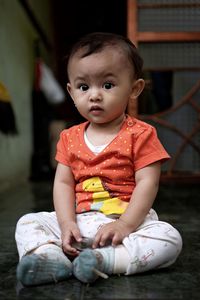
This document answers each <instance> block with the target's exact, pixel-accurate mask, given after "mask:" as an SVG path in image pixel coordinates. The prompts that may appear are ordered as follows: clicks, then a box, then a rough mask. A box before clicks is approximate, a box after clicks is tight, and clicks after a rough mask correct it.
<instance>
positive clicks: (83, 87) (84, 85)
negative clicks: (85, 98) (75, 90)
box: [79, 84, 89, 92]
mask: <svg viewBox="0 0 200 300" xmlns="http://www.w3.org/2000/svg"><path fill="white" fill-rule="evenodd" d="M88 88H89V87H88V85H87V84H80V86H79V89H80V90H81V91H82V92H85V91H87V90H88Z"/></svg>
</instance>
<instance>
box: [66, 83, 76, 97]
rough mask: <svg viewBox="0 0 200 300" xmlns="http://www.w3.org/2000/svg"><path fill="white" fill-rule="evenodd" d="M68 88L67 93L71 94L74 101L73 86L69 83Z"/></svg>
mask: <svg viewBox="0 0 200 300" xmlns="http://www.w3.org/2000/svg"><path fill="white" fill-rule="evenodd" d="M66 88H67V91H68V93H69V94H70V96H71V98H72V99H73V100H74V98H73V93H72V87H71V84H70V83H69V82H68V83H67V86H66Z"/></svg>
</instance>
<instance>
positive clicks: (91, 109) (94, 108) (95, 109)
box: [90, 105, 103, 111]
mask: <svg viewBox="0 0 200 300" xmlns="http://www.w3.org/2000/svg"><path fill="white" fill-rule="evenodd" d="M102 110H103V109H102V108H101V107H100V106H98V105H94V106H92V107H91V108H90V111H102Z"/></svg>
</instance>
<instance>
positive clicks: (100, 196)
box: [83, 177, 128, 215]
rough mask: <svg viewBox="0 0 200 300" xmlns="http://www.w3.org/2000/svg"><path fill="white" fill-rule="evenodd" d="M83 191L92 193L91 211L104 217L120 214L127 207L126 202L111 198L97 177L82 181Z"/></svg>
mask: <svg viewBox="0 0 200 300" xmlns="http://www.w3.org/2000/svg"><path fill="white" fill-rule="evenodd" d="M83 190H84V191H85V192H92V199H93V200H94V201H93V203H92V204H91V210H98V211H101V212H103V213H104V214H105V215H110V214H122V213H123V212H124V211H125V209H126V208H127V206H128V203H127V202H124V201H122V200H121V199H119V198H117V197H114V198H111V197H110V194H109V192H108V191H106V190H105V188H104V186H103V183H102V181H101V179H100V178H99V177H92V178H89V179H86V180H85V181H83Z"/></svg>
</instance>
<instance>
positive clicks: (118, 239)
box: [112, 234, 122, 247]
mask: <svg viewBox="0 0 200 300" xmlns="http://www.w3.org/2000/svg"><path fill="white" fill-rule="evenodd" d="M121 242H122V238H121V237H120V236H119V235H118V234H115V235H114V236H113V238H112V246H113V247H115V246H117V245H119V244H120V243H121Z"/></svg>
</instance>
